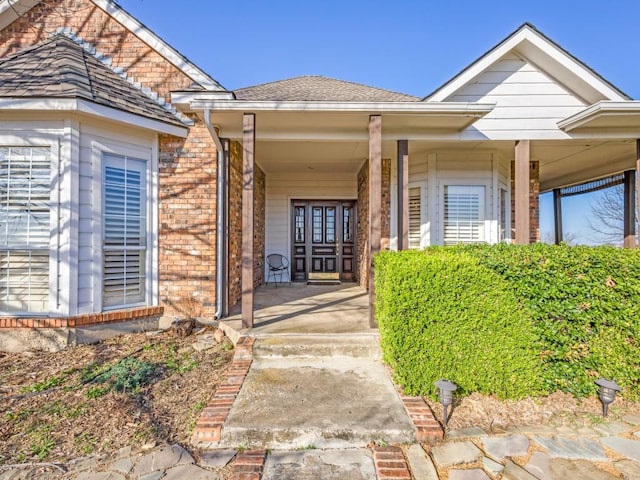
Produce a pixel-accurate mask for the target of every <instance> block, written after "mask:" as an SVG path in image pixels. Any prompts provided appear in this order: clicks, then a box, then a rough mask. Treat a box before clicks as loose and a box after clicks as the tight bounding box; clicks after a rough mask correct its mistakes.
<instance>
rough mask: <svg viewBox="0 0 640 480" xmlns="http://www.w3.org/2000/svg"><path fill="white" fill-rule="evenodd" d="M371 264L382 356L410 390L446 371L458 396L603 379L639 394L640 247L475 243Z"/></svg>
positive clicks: (544, 389)
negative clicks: (630, 248) (493, 244)
mask: <svg viewBox="0 0 640 480" xmlns="http://www.w3.org/2000/svg"><path fill="white" fill-rule="evenodd" d="M375 261H376V315H377V317H378V321H379V324H380V333H381V336H382V346H383V351H384V357H385V360H386V361H387V362H388V363H389V364H390V365H391V366H392V367H393V368H394V370H395V373H396V376H397V378H398V381H399V382H400V383H401V384H402V385H403V386H405V388H406V389H407V391H409V392H410V393H415V394H425V395H426V394H429V393H433V392H434V390H435V389H434V387H433V382H434V381H435V380H437V379H438V378H440V377H448V378H450V379H451V380H453V381H455V382H456V383H458V384H459V385H460V387H461V390H462V393H469V392H472V391H478V392H482V393H495V394H497V395H499V396H501V397H507V398H518V397H522V396H524V395H534V394H536V393H551V392H553V391H556V390H561V391H564V392H568V393H571V394H573V395H575V396H577V397H583V396H587V395H592V394H595V392H596V391H597V386H596V385H595V384H594V380H596V379H597V378H598V377H606V378H610V379H613V380H615V381H616V382H618V384H619V385H620V386H621V387H622V388H623V395H624V396H625V397H627V398H629V399H635V400H637V399H640V251H639V250H622V249H617V248H612V247H569V246H567V245H560V246H554V245H544V244H535V245H527V246H519V245H507V244H500V245H495V246H488V245H472V246H457V247H430V248H428V249H426V250H424V251H419V252H417V251H411V252H383V253H381V254H380V255H378V256H377V257H376V259H375ZM537 379H541V382H539V381H538V380H537Z"/></svg>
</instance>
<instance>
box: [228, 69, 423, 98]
mask: <svg viewBox="0 0 640 480" xmlns="http://www.w3.org/2000/svg"><path fill="white" fill-rule="evenodd" d="M304 78H317V79H324V80H331V81H333V82H340V83H345V84H349V85H355V86H358V87H366V88H371V89H374V90H379V91H381V92H387V93H393V94H395V95H403V96H405V97H411V98H415V99H416V101H419V100H420V97H418V96H416V95H411V94H409V93H404V92H398V91H396V90H390V89H388V88H381V87H376V86H373V85H369V84H366V83H361V82H355V81H352V80H343V79H341V78H334V77H328V76H326V75H297V76H295V77H289V78H283V79H280V80H273V81H270V82H263V83H258V84H256V85H248V86H246V87H241V88H236V89H234V90H233V92H238V91H242V90H247V89H250V88H257V87H264V86H267V85H275V84H278V83H282V82H290V81H293V80H300V79H304Z"/></svg>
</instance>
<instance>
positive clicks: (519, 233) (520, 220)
mask: <svg viewBox="0 0 640 480" xmlns="http://www.w3.org/2000/svg"><path fill="white" fill-rule="evenodd" d="M530 156H531V151H530V145H529V140H518V141H517V142H516V150H515V157H516V161H515V190H516V191H515V223H516V243H517V244H519V245H528V244H529V228H530V221H529V189H530V185H529V168H530V162H529V160H530Z"/></svg>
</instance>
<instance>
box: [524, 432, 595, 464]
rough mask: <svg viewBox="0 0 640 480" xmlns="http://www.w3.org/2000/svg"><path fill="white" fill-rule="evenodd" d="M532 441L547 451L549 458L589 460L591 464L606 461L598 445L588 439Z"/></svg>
mask: <svg viewBox="0 0 640 480" xmlns="http://www.w3.org/2000/svg"><path fill="white" fill-rule="evenodd" d="M534 440H535V441H536V442H537V443H538V444H540V445H541V446H542V447H544V448H545V449H547V451H548V452H549V456H550V457H551V458H567V459H576V460H578V459H581V460H591V461H593V462H598V461H603V460H606V459H607V456H606V455H605V453H604V450H603V448H602V446H601V445H600V443H598V442H597V441H595V440H591V439H588V438H578V439H576V440H574V439H571V438H561V437H558V438H548V437H534Z"/></svg>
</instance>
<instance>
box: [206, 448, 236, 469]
mask: <svg viewBox="0 0 640 480" xmlns="http://www.w3.org/2000/svg"><path fill="white" fill-rule="evenodd" d="M235 456H236V451H235V450H212V451H210V452H205V453H203V454H202V456H201V457H200V461H199V462H198V463H199V464H200V466H202V467H209V468H222V467H224V466H226V465H227V464H228V463H229V462H230V461H231V460H233V457H235Z"/></svg>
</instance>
